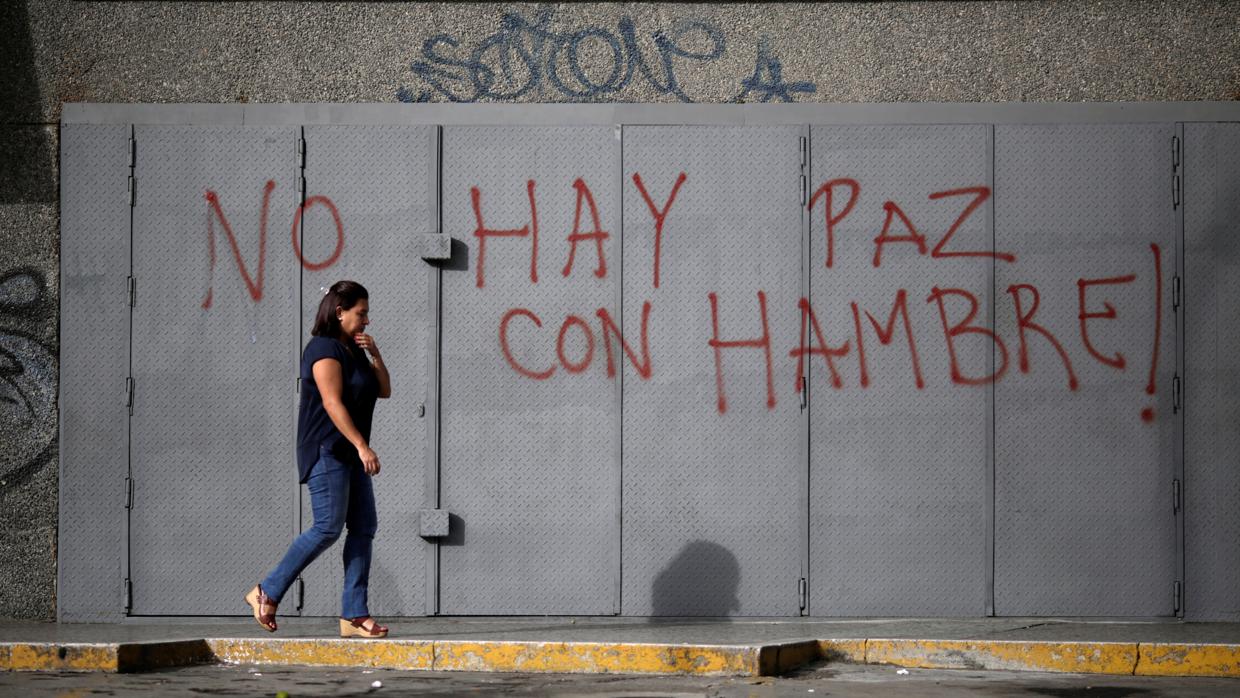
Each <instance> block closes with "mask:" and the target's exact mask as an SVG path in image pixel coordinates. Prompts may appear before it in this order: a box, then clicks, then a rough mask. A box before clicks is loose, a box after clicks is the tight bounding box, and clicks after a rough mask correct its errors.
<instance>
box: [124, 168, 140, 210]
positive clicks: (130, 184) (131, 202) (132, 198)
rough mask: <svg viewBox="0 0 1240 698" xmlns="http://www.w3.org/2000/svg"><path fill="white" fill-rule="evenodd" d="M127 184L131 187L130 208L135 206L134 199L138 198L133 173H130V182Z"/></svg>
mask: <svg viewBox="0 0 1240 698" xmlns="http://www.w3.org/2000/svg"><path fill="white" fill-rule="evenodd" d="M126 186H127V187H128V189H129V193H128V196H129V207H130V208H133V204H134V201H136V200H137V198H138V196H137V193H136V192H135V189H136V187H135V186H134V179H133V175H129V182H128V184H127V185H126Z"/></svg>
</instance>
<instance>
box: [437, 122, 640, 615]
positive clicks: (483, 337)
mask: <svg viewBox="0 0 1240 698" xmlns="http://www.w3.org/2000/svg"><path fill="white" fill-rule="evenodd" d="M617 136H618V134H617V133H616V132H614V131H613V129H611V128H609V127H602V128H600V127H593V128H446V129H445V130H444V145H443V162H444V166H443V173H444V174H443V177H444V185H443V201H444V232H445V233H446V234H448V235H450V236H451V237H453V238H454V239H456V240H459V241H461V242H462V243H464V247H465V250H462V251H461V254H460V255H459V259H460V261H461V262H462V263H461V264H459V265H457V264H454V265H453V267H452V268H451V269H448V270H445V271H444V273H443V294H444V305H443V326H442V346H441V351H442V371H443V373H442V397H441V409H442V427H441V438H442V446H441V448H442V451H441V461H440V468H441V469H440V476H439V493H440V505H441V507H442V508H444V509H447V510H448V511H449V512H450V514H451V517H452V518H451V525H452V531H451V535H450V536H449V537H448V538H446V539H444V540H443V541H442V542H441V544H440V545H439V575H438V578H439V604H438V610H439V612H441V613H446V614H526V613H528V614H546V613H571V614H605V613H615V612H617V611H618V610H619V609H618V596H619V550H618V546H617V544H618V541H619V535H618V532H617V531H618V526H619V511H618V492H619V476H620V469H619V448H618V439H619V429H618V425H619V415H618V402H619V400H618V396H617V385H616V381H614V380H613V379H612V378H609V377H608V375H607V371H606V361H605V357H604V353H605V352H604V346H603V343H604V342H606V341H607V340H606V335H605V333H604V332H603V331H602V329H601V327H600V322H601V320H600V318H599V317H598V313H599V311H600V309H601V310H602V311H605V313H606V314H609V315H610V317H612V318H617V317H619V312H618V310H617V307H616V306H617V295H618V294H617V286H618V282H617V278H618V274H619V268H618V267H619V264H618V263H619V249H618V245H617V242H616V241H617V239H618V231H619V229H620V226H619V193H618V189H617V173H618V172H619V150H620V142H619V139H618V137H617ZM595 212H597V215H598V220H597V224H598V228H599V229H601V230H602V231H605V232H606V233H607V237H606V239H605V240H604V239H603V238H602V237H601V234H599V233H597V229H596V225H595V223H596V221H595V220H594V213H595ZM575 221H576V222H575ZM574 230H576V231H577V234H578V235H581V236H589V235H591V234H592V233H593V234H595V237H582V238H578V239H577V244H576V246H575V247H574V246H573V245H572V244H571V242H570V240H569V237H570V235H571V234H572V233H573V231H574ZM600 246H601V248H602V250H603V254H604V256H605V258H606V262H607V269H606V270H604V269H603V268H602V266H601V265H602V263H603V261H604V260H602V259H600V258H599V255H598V250H599V247H600ZM574 250H575V252H574ZM570 260H571V266H570ZM455 261H456V260H454V262H455ZM604 271H605V273H604Z"/></svg>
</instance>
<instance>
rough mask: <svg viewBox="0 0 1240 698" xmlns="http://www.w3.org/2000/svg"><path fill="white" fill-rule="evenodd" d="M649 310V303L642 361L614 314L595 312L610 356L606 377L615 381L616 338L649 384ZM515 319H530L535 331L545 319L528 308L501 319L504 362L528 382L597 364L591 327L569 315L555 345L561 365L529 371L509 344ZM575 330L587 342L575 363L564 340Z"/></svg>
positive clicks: (645, 308)
mask: <svg viewBox="0 0 1240 698" xmlns="http://www.w3.org/2000/svg"><path fill="white" fill-rule="evenodd" d="M650 308H651V305H650V301H646V302H645V303H644V304H642V328H641V357H640V358H639V357H638V356H637V353H636V352H634V351H633V348H632V347H631V346H629V343H628V341H626V340H625V338H624V335H623V334H622V333H621V332H620V329H619V328H618V327H616V323H615V321H614V320H612V318H611V314H610V313H608V312H607V309H606V308H599V309H598V310H597V311H596V312H595V314H596V315H597V316H598V318H599V322H600V328H599V332H600V334H601V335H602V338H603V348H604V350H605V351H606V352H607V376H608V377H609V378H610V377H614V376H615V375H616V361H615V357H614V356H613V355H612V349H611V339H612V338H613V337H614V338H615V339H617V340H618V341H619V342H620V346H621V347H622V348H623V350H624V352H625V353H626V354H628V357H629V361H631V362H632V363H633V368H634V369H636V370H637V375H638V376H640V377H641V378H642V379H643V380H648V379H649V378H650V376H651V375H652V364H651V359H650V334H649V330H650ZM516 317H524V318H528V319H529V320H530V321H531V322H533V323H534V327H536V328H539V329H541V328H542V319H541V318H539V317H538V315H536V314H534V312H533V311H531V310H529V309H526V308H513V309H511V310H509V311H508V312H506V313H504V316H503V317H502V318H500V321H499V345H500V349H501V350H502V351H503V353H504V360H505V361H507V362H508V365H509V366H511V367H512V369H513V370H514V371H516V372H517V373H519V374H521V375H523V376H525V377H526V378H531V379H533V380H538V381H541V380H547V379H548V378H550V377H551V376H553V375H554V374H555V370H556V368H557V367H558V366H563V367H564V370H565V371H567V372H568V373H582V372H584V371H585V370H586V369H588V368H590V364H591V363H592V362H593V360H594V331H593V330H591V329H590V325H589V323H587V322H586V321H585V320H583V319H582V318H581V317H579V316H577V315H571V314H570V315H568V316H566V317H565V318H564V322H563V323H561V324H560V331H559V334H558V335H556V341H555V353H556V358H557V359H559V364H558V366H557V364H552V365H551V366H550V367H549V368H547V369H546V370H544V371H536V370H533V369H530V368H528V367H526V365H525V364H523V363H521V362H520V361H517V359H516V357H515V356H513V354H512V348H511V346H510V345H509V343H508V326H509V324H510V323H511V322H512V320H513V318H516ZM572 327H577V328H579V329H580V331H581V332H582V333H583V334H584V335H585V338H586V351H585V355H584V356H583V357H581V358H580V359H579V360H577V361H573V360H571V359H569V357H568V356H567V355H566V354H565V352H564V345H565V337H567V336H568V331H569V328H572Z"/></svg>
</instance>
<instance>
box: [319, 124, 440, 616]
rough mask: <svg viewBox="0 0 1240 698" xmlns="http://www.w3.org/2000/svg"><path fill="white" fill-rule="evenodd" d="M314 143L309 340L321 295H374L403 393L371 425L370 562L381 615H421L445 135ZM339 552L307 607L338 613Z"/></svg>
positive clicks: (375, 326)
mask: <svg viewBox="0 0 1240 698" xmlns="http://www.w3.org/2000/svg"><path fill="white" fill-rule="evenodd" d="M305 139H306V171H305V177H306V202H307V207H306V211H305V215H304V217H303V226H304V228H303V235H302V245H301V249H302V255H303V257H304V259H305V261H306V264H307V266H305V268H304V269H303V272H302V304H301V305H302V308H301V314H302V324H301V328H302V344H303V346H304V344H305V342H307V341H309V339H310V329H311V327H312V326H313V324H314V315H315V312H316V311H317V309H318V306H319V300H320V299H321V298H322V297H323V294H324V293H325V292H326V290H327V289H328V288H329V287H330V286H331V285H332V284H333V283H335V282H336V281H338V280H340V279H352V280H354V281H357V282H359V283H361V284H362V285H363V286H365V287H366V289H367V290H368V291H370V318H371V325H370V327H369V329H368V330H367V331H368V332H369V333H370V334H371V335H372V336H374V338H375V341H376V342H377V343H378V345H379V349H380V350H381V351H382V353H383V359H384V364H385V365H386V366H387V368H388V373H389V374H391V377H392V397H391V398H390V399H387V400H380V401H379V404H378V405H377V406H376V408H375V421H374V425H373V428H372V432H371V446H372V447H373V448H374V449H375V452H376V453H378V454H379V458H380V462H381V463H382V465H383V470H382V471H381V472H380V473H379V475H378V476H377V477H376V478H375V482H374V491H375V500H376V506H377V509H378V517H379V532H378V534H377V535H376V536H375V542H374V554H373V559H372V563H371V581H370V594H369V598H370V611H371V612H372V613H374V614H376V615H379V616H394V615H402V616H411V615H421V614H422V613H424V612H425V609H426V580H425V568H426V564H427V560H426V557H427V556H428V555H433V554H434V546H433V544H431V543H428V542H426V541H424V540H423V539H421V538H419V537H418V509H419V508H421V506H422V503H423V496H424V489H425V487H424V479H425V477H424V476H425V471H426V469H427V468H430V467H433V464H431V463H428V453H429V451H428V444H427V439H428V434H427V426H426V425H427V423H428V421H429V420H427V419H426V417H425V411H424V406H425V403H426V400H427V399H428V388H427V383H428V380H429V378H430V376H428V372H427V365H428V357H427V350H428V348H429V346H430V336H431V333H432V330H433V323H434V314H433V305H432V300H433V298H432V296H431V293H432V290H433V289H432V287H431V278H432V276H433V273H432V271H433V270H432V269H431V267H430V266H428V265H427V264H426V263H425V262H423V261H422V259H421V258H420V257H419V253H418V240H419V238H420V237H421V236H423V235H426V234H429V233H434V232H435V230H436V228H437V226H438V221H437V215H438V214H437V211H436V204H437V202H436V196H437V193H438V183H437V181H436V177H437V166H438V163H437V157H438V145H437V142H436V139H437V131H436V129H435V128H433V127H402V126H312V127H307V128H306V131H305ZM333 210H334V211H335V212H336V213H337V214H338V216H339V218H338V219H337V218H335V217H333V215H332V212H333ZM337 220H338V221H339V227H337ZM329 262H330V264H328V263H329ZM324 265H326V266H324ZM317 267H322V268H317ZM301 492H302V506H301V510H302V525H303V530H304V528H309V526H310V525H311V524H312V523H313V521H314V516H313V510H312V508H311V506H310V496H309V493H308V492H307V491H306V489H305V488H302V490H301ZM339 545H343V540H342V542H341V543H340V544H339ZM337 552H338V551H336V550H333V551H332V552H331V553H325V554H324V555H323V558H322V559H321V560H320V561H319V562H317V563H315V564H314V565H312V566H310V567H309V568H308V569H307V570H306V571H305V572H303V574H302V577H303V579H304V580H305V583H306V605H305V607H304V608H303V609H302V613H303V614H305V615H339V613H340V590H341V585H342V573H343V570H342V566H341V564H340V556H339V554H337Z"/></svg>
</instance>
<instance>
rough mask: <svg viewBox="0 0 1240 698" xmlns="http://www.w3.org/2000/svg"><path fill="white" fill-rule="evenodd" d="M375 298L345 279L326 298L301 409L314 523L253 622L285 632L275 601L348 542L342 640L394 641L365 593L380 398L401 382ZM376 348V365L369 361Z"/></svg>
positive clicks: (304, 371)
mask: <svg viewBox="0 0 1240 698" xmlns="http://www.w3.org/2000/svg"><path fill="white" fill-rule="evenodd" d="M369 298H370V296H369V294H368V293H367V292H366V289H365V288H363V287H362V285H361V284H359V283H357V282H354V281H337V282H336V283H335V284H333V285H332V287H331V288H330V289H328V291H327V295H325V296H323V300H322V301H320V302H319V310H318V314H317V315H316V316H315V318H314V328H313V329H312V330H311V331H310V334H311V335H313V337H312V338H311V339H310V342H309V343H308V344H306V349H305V351H304V352H302V356H301V404H300V408H299V413H298V416H297V468H298V471H299V474H300V482H304V483H306V485H307V486H308V487H309V489H310V501H311V503H312V504H313V507H314V526H312V527H311V528H310V529H309V530H307V531H305V532H303V533H302V534H301V535H300V536H298V537H297V539H296V540H294V541H293V544H292V545H291V546H289V549H288V552H287V553H285V555H284V559H283V560H281V561H280V564H279V565H277V566H276V568H275V569H274V570H272V571H271V574H269V575H267V578H266V579H264V580H263V581H262V583H260V584H259V585H257V586H255V587H254V588H253V589H251V590H250V592H249V593H248V594H246V595H245V600H246V603H248V604H250V607H251V608H252V609H253V610H254V618H255V619H256V620H257V621H258V623H259V625H261V626H263V628H265V629H266V630H268V631H269V632H274V631H275V629H276V617H275V615H276V604H278V603H279V602H280V599H281V598H282V597H283V596H284V592H285V591H287V590H288V588H289V585H291V584H292V583H293V580H294V579H296V578H297V576H298V575H299V574H301V571H302V570H303V569H305V567H306V565H309V564H310V563H311V562H312V561H313V560H314V559H315V558H316V557H318V556H319V554H320V553H322V552H323V551H324V550H326V549H327V548H328V547H330V546H331V544H332V543H334V542H336V539H337V538H339V537H340V533H341V530H342V529H343V528H345V527H347V528H348V535H347V536H345V539H344V593H343V596H342V599H341V606H342V612H341V617H340V636H341V637H386V636H387V632H388V629H387V628H385V627H383V626H382V625H379V624H378V623H376V622H375V620H374V619H373V618H371V617H370V612H369V611H368V610H367V607H366V589H367V584H368V581H369V578H370V550H371V544H372V542H373V541H374V537H375V530H376V528H377V526H378V520H377V518H376V516H375V498H374V492H373V490H372V489H371V485H370V478H371V476H373V475H378V474H379V457H378V456H376V455H375V452H374V451H373V450H372V449H371V448H370V445H369V444H370V425H371V418H372V417H373V415H374V410H375V400H376V398H381V397H382V398H386V397H389V396H391V394H392V382H391V378H390V377H389V376H388V371H387V368H386V367H384V365H383V356H382V355H381V354H380V353H379V347H378V346H377V345H376V344H375V340H374V338H373V337H371V336H370V335H368V334H366V333H365V332H364V331H363V330H365V329H366V326H367V325H369V324H370V300H369ZM366 352H369V354H370V359H369V360H368V359H367V358H366Z"/></svg>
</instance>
